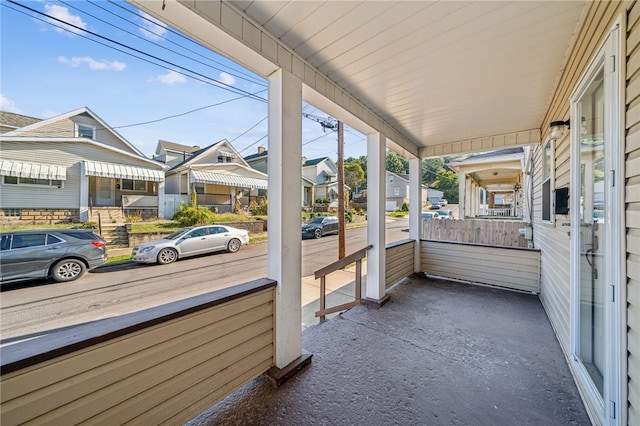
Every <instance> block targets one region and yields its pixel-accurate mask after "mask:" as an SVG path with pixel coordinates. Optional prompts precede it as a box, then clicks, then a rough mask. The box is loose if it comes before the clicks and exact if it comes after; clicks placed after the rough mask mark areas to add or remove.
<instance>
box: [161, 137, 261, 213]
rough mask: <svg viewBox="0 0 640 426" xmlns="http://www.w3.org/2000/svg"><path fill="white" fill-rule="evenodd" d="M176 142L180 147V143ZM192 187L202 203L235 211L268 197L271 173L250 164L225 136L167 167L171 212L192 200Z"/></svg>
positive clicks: (200, 203) (169, 210)
mask: <svg viewBox="0 0 640 426" xmlns="http://www.w3.org/2000/svg"><path fill="white" fill-rule="evenodd" d="M162 142H163V141H160V142H159V144H160V143H162ZM172 146H173V148H178V149H179V145H178V144H172ZM185 148H189V147H188V146H185ZM158 151H160V148H159V149H158V150H157V151H156V152H158ZM192 191H196V194H197V195H196V197H197V202H198V205H200V206H207V207H211V208H214V209H215V210H217V211H219V212H233V211H236V210H239V209H246V208H248V207H249V205H250V204H251V203H252V202H255V203H258V204H259V203H260V202H261V201H263V200H266V197H267V175H266V174H265V173H262V172H260V171H258V170H255V169H252V168H251V167H249V165H248V164H247V162H246V161H245V160H244V159H243V158H242V156H241V155H240V154H238V152H237V151H236V150H235V149H234V148H233V146H231V144H230V143H229V142H228V141H227V140H226V139H223V140H221V141H220V142H217V143H215V144H213V145H210V146H208V147H205V148H202V149H199V150H196V151H193V152H191V153H190V155H189V156H188V158H187V159H186V160H184V161H182V162H180V163H178V164H176V165H174V166H173V167H172V168H170V169H169V170H167V172H166V186H165V192H166V194H167V195H166V198H167V210H166V213H167V216H172V215H173V213H174V212H175V211H176V210H177V208H178V207H179V206H180V201H185V202H188V200H189V196H190V195H191V192H192Z"/></svg>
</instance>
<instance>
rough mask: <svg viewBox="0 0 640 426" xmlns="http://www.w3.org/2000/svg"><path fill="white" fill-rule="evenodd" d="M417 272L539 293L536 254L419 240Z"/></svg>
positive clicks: (534, 251) (538, 268)
mask: <svg viewBox="0 0 640 426" xmlns="http://www.w3.org/2000/svg"><path fill="white" fill-rule="evenodd" d="M420 271H422V272H425V273H427V274H431V275H435V276H439V277H445V278H453V279H457V280H464V281H470V282H475V283H481V284H486V285H492V286H498V287H505V288H511V289H516V290H521V291H528V292H533V293H539V292H540V251H539V250H531V249H518V248H507V247H495V246H488V245H479V244H466V243H452V242H443V241H427V240H423V241H420Z"/></svg>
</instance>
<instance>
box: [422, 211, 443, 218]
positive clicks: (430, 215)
mask: <svg viewBox="0 0 640 426" xmlns="http://www.w3.org/2000/svg"><path fill="white" fill-rule="evenodd" d="M421 217H422V218H423V219H440V215H439V214H438V212H422V216H421Z"/></svg>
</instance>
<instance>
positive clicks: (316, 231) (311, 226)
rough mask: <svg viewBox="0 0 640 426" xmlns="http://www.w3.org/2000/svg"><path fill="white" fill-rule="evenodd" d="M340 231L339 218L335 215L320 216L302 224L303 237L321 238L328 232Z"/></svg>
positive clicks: (335, 232)
mask: <svg viewBox="0 0 640 426" xmlns="http://www.w3.org/2000/svg"><path fill="white" fill-rule="evenodd" d="M337 233H338V218H337V217H335V216H325V217H321V216H318V217H316V218H314V219H312V220H311V222H309V223H307V224H306V225H303V226H302V238H306V237H312V238H320V237H322V236H324V235H327V234H337Z"/></svg>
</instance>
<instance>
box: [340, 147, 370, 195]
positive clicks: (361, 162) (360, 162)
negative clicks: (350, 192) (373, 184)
mask: <svg viewBox="0 0 640 426" xmlns="http://www.w3.org/2000/svg"><path fill="white" fill-rule="evenodd" d="M347 164H357V165H359V166H360V168H361V169H362V173H363V175H364V178H363V180H362V182H361V183H360V184H359V185H358V186H359V187H360V189H366V188H367V157H366V155H362V156H360V157H358V158H353V157H349V158H347V159H345V160H344V170H345V174H346V171H347ZM345 178H346V176H345ZM349 186H351V185H349ZM352 188H353V187H352Z"/></svg>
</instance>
